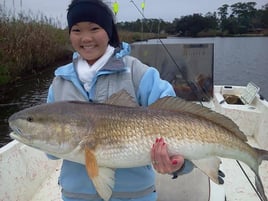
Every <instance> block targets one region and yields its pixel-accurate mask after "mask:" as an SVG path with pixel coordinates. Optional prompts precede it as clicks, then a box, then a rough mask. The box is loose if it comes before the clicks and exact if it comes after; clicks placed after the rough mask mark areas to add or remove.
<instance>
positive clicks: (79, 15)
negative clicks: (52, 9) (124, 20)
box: [67, 0, 119, 47]
mask: <svg viewBox="0 0 268 201" xmlns="http://www.w3.org/2000/svg"><path fill="white" fill-rule="evenodd" d="M67 21H68V27H69V32H70V31H71V28H72V26H73V25H75V24H76V23H78V22H87V21H88V22H93V23H96V24H98V25H99V26H100V27H102V28H103V29H104V30H105V31H106V33H107V35H108V37H109V39H110V41H109V44H110V45H112V46H114V47H117V46H119V36H118V32H117V29H116V26H115V23H114V16H113V13H112V11H111V10H110V8H109V7H108V6H107V5H106V4H105V3H103V2H102V1H101V0H73V1H72V3H71V4H70V5H69V8H68V13H67Z"/></svg>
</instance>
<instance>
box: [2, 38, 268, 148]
mask: <svg viewBox="0 0 268 201" xmlns="http://www.w3.org/2000/svg"><path fill="white" fill-rule="evenodd" d="M175 40H176V43H178V42H179V43H214V81H215V84H226V85H227V84H229V85H246V84H247V83H248V82H249V81H252V82H254V83H255V84H257V85H258V86H259V87H260V88H261V90H260V93H261V94H262V95H263V96H264V97H265V98H266V99H268V82H267V78H268V58H267V55H268V37H254V38H253V37H250V38H247V37H245V38H244V37H243V38H198V39H188V38H187V39H186V38H180V39H177V38H176V39H168V43H173V42H175ZM53 69H54V67H53V68H51V70H48V71H47V72H44V73H42V74H36V75H34V76H33V77H32V78H30V79H25V80H23V81H20V82H17V83H16V84H15V85H14V86H12V87H11V88H10V89H9V93H8V94H6V96H7V99H5V101H4V102H2V103H0V111H1V113H0V147H1V146H3V145H5V144H6V143H8V142H9V141H10V138H9V132H10V130H9V127H8V124H7V119H8V117H9V116H10V115H11V114H12V113H14V112H16V111H18V110H21V109H24V108H27V107H30V106H33V105H37V104H40V103H43V102H45V101H46V95H47V90H48V87H49V84H50V82H51V80H52V78H53ZM1 95H2V94H1Z"/></svg>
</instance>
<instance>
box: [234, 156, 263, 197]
mask: <svg viewBox="0 0 268 201" xmlns="http://www.w3.org/2000/svg"><path fill="white" fill-rule="evenodd" d="M236 162H237V164H238V165H239V167H240V168H241V170H242V172H243V173H244V175H245V177H246V178H247V180H248V181H249V183H250V185H251V187H252V188H253V190H254V191H255V192H256V194H257V195H258V197H259V198H260V200H261V201H264V200H263V199H262V197H261V195H260V193H259V192H258V190H257V189H256V187H255V186H254V184H253V183H252V181H251V180H250V179H249V177H248V175H247V173H246V171H245V170H244V168H243V167H242V165H241V164H240V162H239V161H238V160H236Z"/></svg>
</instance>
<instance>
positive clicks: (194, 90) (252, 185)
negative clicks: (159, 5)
mask: <svg viewBox="0 0 268 201" xmlns="http://www.w3.org/2000/svg"><path fill="white" fill-rule="evenodd" d="M130 2H131V3H132V4H133V5H134V6H135V8H136V9H137V10H138V12H139V13H140V14H141V16H142V17H143V19H145V20H146V19H147V18H146V17H145V16H144V14H143V12H142V11H141V10H140V9H139V8H138V6H137V5H136V3H135V2H134V1H133V0H130ZM146 28H147V29H148V30H150V29H149V26H148V24H147V23H146ZM158 40H159V42H160V43H161V45H162V46H163V47H164V49H165V51H166V53H167V54H168V56H169V57H170V59H171V60H172V62H173V63H174V64H175V66H176V67H177V69H178V70H179V72H180V74H181V75H182V78H183V79H184V81H185V82H186V83H187V85H188V86H189V87H190V88H191V90H192V92H193V93H194V95H195V96H196V98H197V99H198V101H199V103H200V104H201V105H202V106H203V103H202V99H201V98H200V96H199V95H198V94H197V91H196V89H194V87H193V86H192V84H191V83H190V82H189V81H188V80H187V79H186V78H185V75H184V73H183V71H182V69H181V68H180V66H179V64H177V62H176V60H175V59H174V58H173V56H172V55H171V53H170V52H169V50H168V48H167V46H166V45H165V44H164V43H163V41H162V40H161V38H158ZM195 87H198V88H200V87H199V85H197V84H196V83H195ZM199 91H201V92H202V93H203V95H205V96H206V97H207V94H206V93H205V92H203V90H199ZM236 162H237V163H238V165H239V167H240V169H241V171H242V172H243V174H244V175H245V177H246V178H247V180H248V182H249V183H250V185H251V187H252V188H253V190H254V191H255V192H256V194H257V195H258V197H259V199H260V200H261V201H263V199H262V198H261V196H260V193H259V192H258V191H257V189H256V187H255V186H254V184H253V183H252V182H251V180H250V179H249V177H248V175H247V173H246V172H245V170H244V168H243V167H242V165H241V164H240V162H239V161H238V160H236Z"/></svg>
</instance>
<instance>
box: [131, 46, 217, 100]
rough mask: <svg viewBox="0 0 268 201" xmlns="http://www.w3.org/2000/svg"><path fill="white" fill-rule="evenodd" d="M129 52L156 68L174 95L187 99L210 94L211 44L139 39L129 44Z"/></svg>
mask: <svg viewBox="0 0 268 201" xmlns="http://www.w3.org/2000/svg"><path fill="white" fill-rule="evenodd" d="M163 44H164V45H163ZM131 55H132V56H135V57H137V58H139V59H140V60H141V61H142V62H143V63H145V64H147V65H149V66H152V67H155V68H157V69H158V70H159V72H160V75H161V78H162V79H165V80H167V81H169V82H170V83H171V84H172V86H173V88H174V90H175V92H176V94H177V96H179V97H181V98H184V99H186V100H189V101H209V100H210V99H211V98H212V97H213V67H214V66H213V65H214V45H213V44H207V43H206V44H169V43H168V44H165V43H160V42H155V43H154V42H139V43H133V44H132V45H131Z"/></svg>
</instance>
